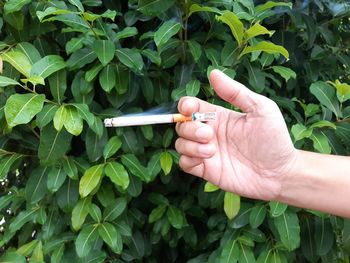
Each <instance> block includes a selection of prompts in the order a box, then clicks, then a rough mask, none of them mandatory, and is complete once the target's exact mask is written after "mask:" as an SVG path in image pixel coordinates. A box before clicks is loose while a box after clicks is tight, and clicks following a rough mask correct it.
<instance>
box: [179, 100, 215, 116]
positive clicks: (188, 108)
mask: <svg viewBox="0 0 350 263" xmlns="http://www.w3.org/2000/svg"><path fill="white" fill-rule="evenodd" d="M177 108H178V110H179V112H180V113H182V114H183V115H191V114H192V113H194V112H209V111H215V110H216V108H217V106H215V105H213V104H210V103H209V102H206V101H203V100H201V99H198V98H196V97H182V98H181V99H180V101H179V104H178V106H177Z"/></svg>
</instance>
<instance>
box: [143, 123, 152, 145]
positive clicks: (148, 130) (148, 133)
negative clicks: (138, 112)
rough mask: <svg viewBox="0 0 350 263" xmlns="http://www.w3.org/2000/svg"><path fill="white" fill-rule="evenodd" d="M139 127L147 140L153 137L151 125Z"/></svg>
mask: <svg viewBox="0 0 350 263" xmlns="http://www.w3.org/2000/svg"><path fill="white" fill-rule="evenodd" d="M140 128H141V131H142V134H143V136H144V137H145V138H146V139H147V140H149V141H151V140H152V139H153V128H152V125H142V126H141V127H140Z"/></svg>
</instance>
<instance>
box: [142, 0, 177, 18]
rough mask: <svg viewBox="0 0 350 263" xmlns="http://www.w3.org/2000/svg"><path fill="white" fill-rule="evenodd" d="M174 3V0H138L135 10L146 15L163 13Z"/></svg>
mask: <svg viewBox="0 0 350 263" xmlns="http://www.w3.org/2000/svg"><path fill="white" fill-rule="evenodd" d="M174 3H175V0H139V1H138V7H139V8H138V9H137V10H138V11H140V12H141V13H143V14H145V15H146V16H156V15H160V14H162V13H164V12H165V11H166V10H168V9H169V8H170V7H171V6H173V4H174Z"/></svg>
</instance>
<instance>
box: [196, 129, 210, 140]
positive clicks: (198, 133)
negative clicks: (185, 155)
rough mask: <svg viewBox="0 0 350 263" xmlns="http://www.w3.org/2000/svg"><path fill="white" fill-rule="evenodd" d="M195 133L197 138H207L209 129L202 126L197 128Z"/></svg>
mask: <svg viewBox="0 0 350 263" xmlns="http://www.w3.org/2000/svg"><path fill="white" fill-rule="evenodd" d="M195 134H196V137H197V138H198V139H207V138H209V135H210V130H209V128H208V127H206V126H203V127H200V128H198V129H197V131H196V133H195Z"/></svg>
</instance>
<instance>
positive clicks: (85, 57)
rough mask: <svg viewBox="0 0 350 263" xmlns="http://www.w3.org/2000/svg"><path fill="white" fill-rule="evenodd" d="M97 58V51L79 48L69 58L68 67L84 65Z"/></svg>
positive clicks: (74, 67)
mask: <svg viewBox="0 0 350 263" xmlns="http://www.w3.org/2000/svg"><path fill="white" fill-rule="evenodd" d="M95 59H96V53H95V51H93V50H91V49H89V48H83V49H79V50H78V51H76V52H74V53H73V54H72V55H71V56H70V57H69V59H68V60H67V64H66V65H67V67H68V68H69V69H70V70H74V69H78V68H82V67H84V66H85V65H86V64H89V63H91V62H92V61H94V60H95Z"/></svg>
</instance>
